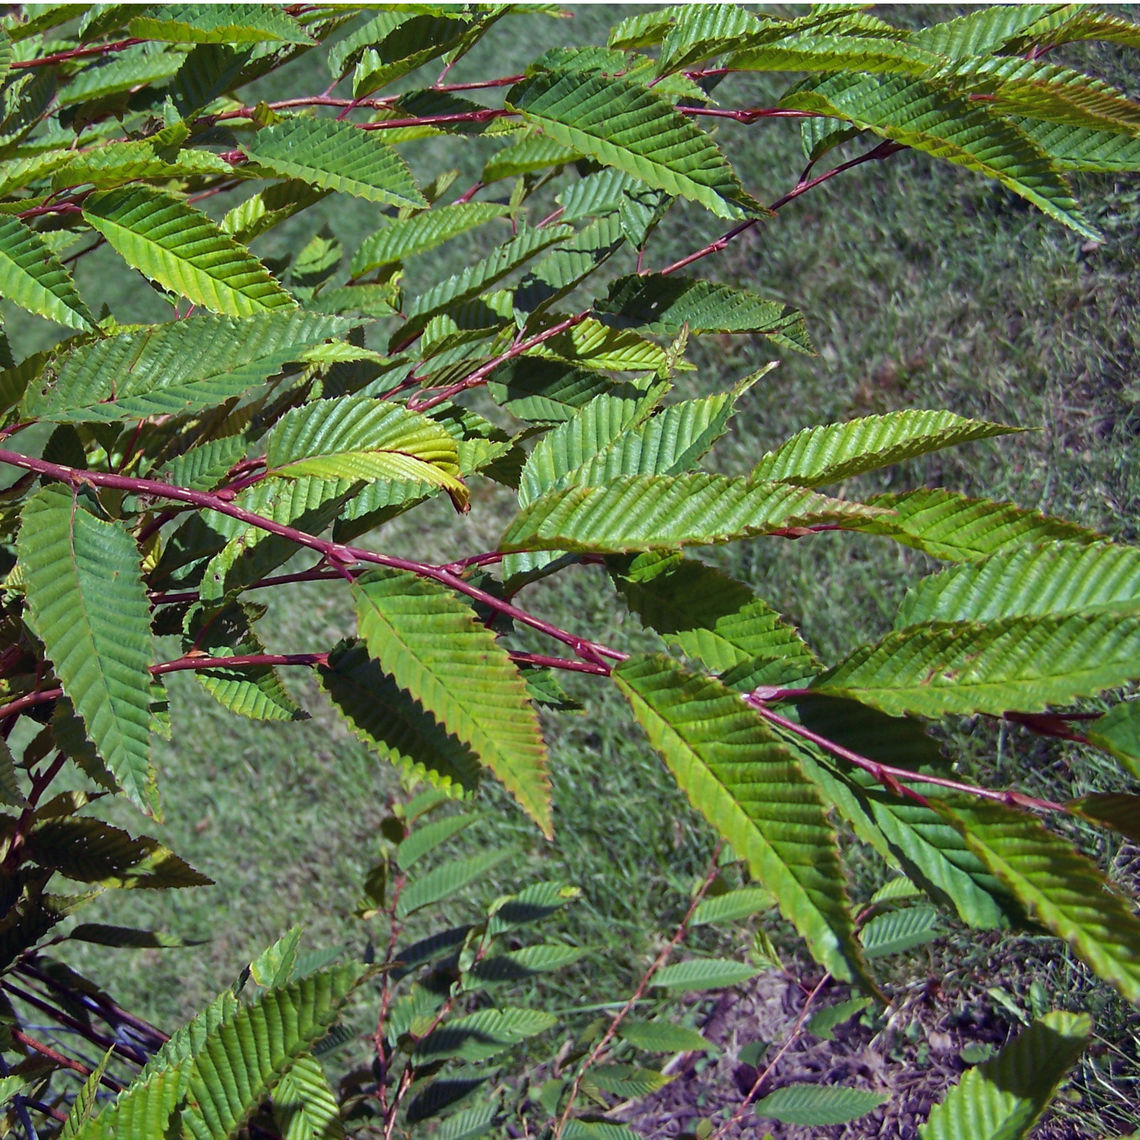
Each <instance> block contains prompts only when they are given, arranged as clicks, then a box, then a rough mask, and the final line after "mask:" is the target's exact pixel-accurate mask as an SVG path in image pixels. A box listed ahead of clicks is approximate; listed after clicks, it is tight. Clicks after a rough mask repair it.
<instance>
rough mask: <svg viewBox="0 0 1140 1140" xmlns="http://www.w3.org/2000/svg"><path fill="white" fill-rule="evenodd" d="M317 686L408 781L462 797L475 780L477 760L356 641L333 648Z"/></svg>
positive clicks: (475, 782) (365, 741) (358, 737)
mask: <svg viewBox="0 0 1140 1140" xmlns="http://www.w3.org/2000/svg"><path fill="white" fill-rule="evenodd" d="M320 678H321V685H322V686H323V688H324V690H325V691H326V692H327V693H328V695H329V697H330V699H331V700H332V703H333V707H334V708H335V709H336V710H337V711H338V712H339V713H340V714H341V715H342V716H343V717H344V718H345V720H346V721H347V722H348V725H349V727H350V728H351V730H352V732H353V734H354V735H355V736H356V737H357V739H359V740H361V741H362V742H363V743H364V744H366V745H368V746H369V747H371V748H374V749H376V751H377V752H378V753H379V754H380V756H381V757H382V758H383V759H385V760H386V761H388V762H389V763H391V764H396V765H398V766H399V767H400V768H401V769H403V771H404V772H405V773H406V774H407V775H408V776H409V777H414V778H416V779H422V780H428V781H430V782H431V783H432V784H434V785H436V786H437V787H443V788H447V789H454V790H456V791H459V792H462V791H464V790H471V789H474V788H475V787H476V786H477V784H478V781H479V771H480V768H479V760H478V758H477V756H476V755H475V753H474V752H472V750H471V748H470V747H469V746H468V745H466V744H464V743H463V742H462V741H461V740H459V739H458V738H457V737H456V736H454V735H452V734H451V733H449V732H448V731H447V729H446V728H445V727H444V726H443V725H441V724H440V723H439V721H437V720H436V719H435V717H433V716H432V715H431V713H429V712H428V711H427V710H425V709H424V707H423V705H421V704H420V703H419V701H417V700H416V699H415V698H414V697H412V696H411V694H410V693H407V692H405V691H404V690H403V689H401V688H400V686H399V685H397V684H396V682H395V681H393V680H392V678H391V677H389V676H388V674H387V673H385V672H384V671H383V670H382V669H381V668H380V665H379V664H378V663H377V662H376V661H374V660H373V659H372V658H371V657H369V656H368V651H367V650H366V649H365V647H364V646H363V645H361V644H359V643H358V642H345V643H343V644H341V645H339V646H337V647H336V648H335V649H334V650H333V651H332V652H331V653H330V654H329V658H328V664H327V665H325V666H323V667H322V668H321V670H320Z"/></svg>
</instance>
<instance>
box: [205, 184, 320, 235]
mask: <svg viewBox="0 0 1140 1140" xmlns="http://www.w3.org/2000/svg"><path fill="white" fill-rule="evenodd" d="M328 193H329V191H327V190H319V189H316V188H315V187H313V186H310V185H308V183H306V182H302V181H300V180H299V179H297V180H292V181H288V182H274V183H273V184H272V185H270V186H267V187H266V188H265V189H264V190H262V191H261V192H260V193H258V194H254V196H253V197H252V198H247V199H246V200H245V201H244V202H241V203H239V204H238V205H236V206H234V208H233V209H232V210H230V211H229V212H228V213H227V214H226V215H225V217H224V218H222V220H221V222H220V223H219V224H218V228H219V229H220V230H221V231H222V232H223V233H227V234H229V235H230V236H231V237H232V238H234V239H235V240H236V241H240V242H247V243H248V242H251V241H253V239H254V238H255V237H260V236H261V235H262V234H263V233H266V232H268V231H269V230H271V229H273V227H274V226H276V225H279V224H280V223H281V222H284V221H286V220H287V219H288V218H291V217H292V216H293V215H294V214H297V213H300V211H301V210H304V209H307V208H308V207H309V206H312V205H314V204H315V203H317V202H319V201H320V200H321V199H322V198H324V197H326V196H327V195H328Z"/></svg>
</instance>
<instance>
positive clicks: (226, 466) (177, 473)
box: [159, 435, 249, 491]
mask: <svg viewBox="0 0 1140 1140" xmlns="http://www.w3.org/2000/svg"><path fill="white" fill-rule="evenodd" d="M248 448H249V444H248V443H247V442H246V439H245V437H244V436H241V435H228V436H223V437H222V438H221V439H211V440H209V441H207V442H206V443H202V444H199V445H198V446H197V447H192V448H190V450H189V451H187V452H184V453H183V454H182V455H179V456H178V457H177V458H175V459H172V460H171V461H170V462H169V463H167V464H166V465H165V466H164V467H163V468H162V471H161V474H160V476H159V477H160V478H161V479H162V480H163V481H164V482H167V483H173V484H174V485H175V486H176V487H189V488H191V489H192V490H194V491H210V490H213V488H214V487H216V486H217V485H218V484H219V483H220V482H221V481H222V479H224V478H225V476H226V474H227V473H228V472H229V470H230V468H231V467H233V465H234V464H235V463H237V461H238V460H239V459H241V458H243V457H244V455H245V453H246V451H247V450H248Z"/></svg>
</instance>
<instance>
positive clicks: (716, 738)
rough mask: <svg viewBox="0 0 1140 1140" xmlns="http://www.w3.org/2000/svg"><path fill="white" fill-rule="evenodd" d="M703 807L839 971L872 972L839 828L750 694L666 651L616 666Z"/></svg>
mask: <svg viewBox="0 0 1140 1140" xmlns="http://www.w3.org/2000/svg"><path fill="white" fill-rule="evenodd" d="M613 678H614V681H615V682H616V683H617V686H618V688H619V689H620V690H621V692H622V694H623V695H624V696H625V697H626V699H627V700H628V701H629V702H630V705H631V707H632V708H633V712H634V716H635V717H636V718H637V721H638V723H639V724H641V726H642V727H643V728H644V729H645V731H646V733H647V734H648V736H649V740H650V743H651V744H652V745H653V746H654V747H655V748H656V749H657V750H658V752H660V753H661V755H662V757H663V758H664V760H665V762H666V764H667V765H668V766H669V769H670V771H671V772H672V773H673V775H674V777H675V778H676V780H677V782H678V784H680V786H681V787H682V788H683V789H684V791H685V794H686V795H687V796H688V797H689V800H690V802H691V803H692V804H693V806H694V807H695V808H696V809H697V810H698V811H700V812H701V814H702V815H704V817H705V818H706V819H707V820H708V821H709V823H710V824H712V826H713V827H714V828H715V829H716V830H717V832H718V833H719V834H720V835H721V836H722V837H723V838H724V839H725V840H726V841H727V842H728V843H730V844H731V845H732V848H733V850H734V851H736V852H737V853H738V854H739V855H740V856H741V857H742V858H743V859H744V860H745V861H746V862H747V864H748V868H749V871H750V872H751V874H752V876H753V878H754V879H756V880H757V881H758V882H759V883H761V884H762V885H764V886H766V887H767V888H768V889H769V890H771V891H772V892H773V893H774V894H775V895H776V898H777V901H778V904H779V906H780V909H781V911H782V912H783V913H784V915H785V917H787V918H788V919H790V920H791V921H792V922H793V923H794V924H795V925H796V928H797V929H798V930H799V932H800V934H801V935H802V936H803V937H804V938H805V939H806V940H807V942H808V945H809V946H810V947H811V950H812V953H813V954H815V956H816V957H817V959H818V960H819V961H820V962H821V963H823V965H824V966H825V967H826V968H827V969H828V970H830V971H831V973H832V974H834V975H835V976H836V977H838V978H844V979H848V980H850V979H854V978H857V977H862V976H864V975H863V967H862V964H861V961H860V958H859V951H858V949H857V948H856V946H855V940H854V931H853V926H852V922H851V916H850V914H849V913H848V911H847V905H846V900H845V898H844V891H843V888H842V882H843V875H842V871H841V870H840V864H839V849H838V845H837V842H836V837H835V832H834V830H833V828H832V826H831V824H830V823H829V822H828V819H827V812H826V809H825V807H824V805H823V803H822V802H821V800H820V798H819V796H818V794H817V792H816V790H815V787H814V786H813V784H812V783H811V782H810V781H809V780H808V779H806V778H805V776H804V775H803V773H802V772H801V770H800V768H799V766H798V765H797V763H796V761H795V759H794V758H793V756H792V754H791V753H790V752H788V750H787V749H785V748H784V747H783V746H781V745H780V744H779V743H778V742H777V741H776V740H775V739H774V738H773V737H772V735H771V734H770V733H769V731H768V730H767V729H766V728H765V726H764V725H763V724H762V723H761V721H760V719H759V718H758V717H757V716H756V715H755V713H753V712H752V711H751V710H750V709H748V708H747V706H745V705H744V704H743V702H742V701H741V700H740V697H739V696H738V695H737V694H736V693H734V692H733V691H732V690H730V689H726V688H724V687H723V686H722V685H719V684H718V683H717V682H716V681H713V680H712V679H710V678H705V677H697V676H693V675H692V674H689V673H686V672H685V671H684V670H682V669H681V668H680V666H678V665H676V664H674V663H673V662H672V661H670V660H669V659H668V658H666V657H631V658H630V659H629V660H627V661H624V662H622V664H621V665H619V666H618V667H617V668H616V669H615V670H614V672H613Z"/></svg>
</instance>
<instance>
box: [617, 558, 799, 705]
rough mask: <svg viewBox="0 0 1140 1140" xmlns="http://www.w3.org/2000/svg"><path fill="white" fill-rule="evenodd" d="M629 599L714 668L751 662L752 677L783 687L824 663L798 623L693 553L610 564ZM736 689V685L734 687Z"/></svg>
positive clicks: (644, 616) (673, 640)
mask: <svg viewBox="0 0 1140 1140" xmlns="http://www.w3.org/2000/svg"><path fill="white" fill-rule="evenodd" d="M611 572H612V573H613V578H614V584H615V585H616V586H617V588H618V592H619V593H620V594H621V596H622V598H623V599H624V601H625V603H626V605H628V606H629V608H630V609H631V610H632V611H633V612H634V613H635V614H636V615H637V616H638V618H639V619H640V620H641V621H642V622H643V623H644V624H646V625H648V626H649V627H650V628H651V629H654V630H656V631H657V632H658V633H659V634H660V635H661V636H662V637H663V638H664V639H665V640H666V641H667V642H669V643H670V644H672V645H676V646H677V647H678V648H679V649H680V650H681V651H682V652H683V653H685V654H687V655H688V656H690V657H694V658H696V659H697V660H698V661H700V662H702V663H703V664H704V665H706V666H707V667H708V669H709V670H710V671H711V672H713V673H725V672H727V671H728V670H730V669H738V668H741V667H743V666H745V665H746V664H748V663H752V664H751V667H750V668H749V669H748V673H749V679H750V680H752V681H753V682H754V683H753V685H752V686H751V687H755V685H756V684H759V683H761V682H760V681H759V680H756V678H757V676H758V675H759V674H760V671H761V669H762V670H763V678H764V679H765V680H764V683H767V684H779V685H781V686H783V687H794V686H795V685H797V684H799V683H801V682H803V681H805V680H807V679H810V678H811V677H813V676H815V674H816V673H817V672H818V670H819V668H820V665H819V662H818V661H817V660H816V657H815V655H814V654H813V653H812V651H811V650H810V649H809V648H808V647H807V645H806V644H805V643H804V641H803V639H802V638H801V637H800V635H799V633H798V632H797V631H796V629H795V627H794V626H792V625H789V624H788V623H787V622H785V621H784V619H783V618H782V617H781V616H780V615H779V614H778V613H777V612H776V611H775V610H774V609H772V608H771V607H770V606H769V605H768V604H767V603H765V602H763V601H761V600H760V599H759V598H757V597H756V596H755V595H754V594H753V593H752V591H751V590H750V589H749V588H748V587H747V586H745V585H744V584H743V583H742V582H738V581H736V580H735V579H734V578H729V577H728V576H727V575H725V574H722V573H721V572H720V571H719V570H716V569H714V568H713V567H711V566H706V565H704V564H703V563H701V562H697V561H695V560H690V559H682V558H678V557H676V556H661V555H657V554H652V553H649V554H641V555H638V556H637V557H636V558H634V559H633V560H632V561H629V562H626V563H625V564H621V563H617V564H615V565H614V566H613V567H612V570H611ZM734 687H735V686H734Z"/></svg>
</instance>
